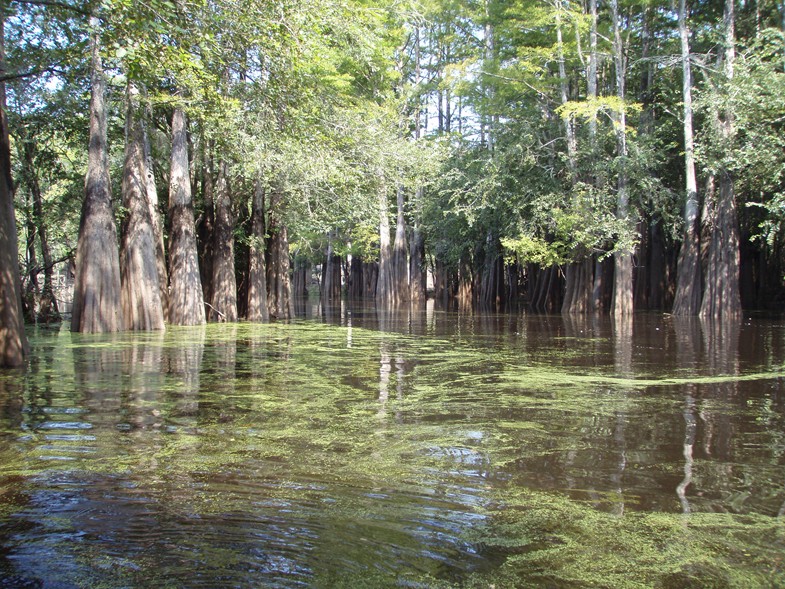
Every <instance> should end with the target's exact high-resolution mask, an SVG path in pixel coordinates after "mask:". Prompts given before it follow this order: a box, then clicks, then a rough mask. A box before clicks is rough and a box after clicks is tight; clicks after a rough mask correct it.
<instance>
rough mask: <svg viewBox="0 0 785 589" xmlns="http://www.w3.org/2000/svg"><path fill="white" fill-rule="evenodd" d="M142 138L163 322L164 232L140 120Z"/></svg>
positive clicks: (166, 298)
mask: <svg viewBox="0 0 785 589" xmlns="http://www.w3.org/2000/svg"><path fill="white" fill-rule="evenodd" d="M142 123H143V124H142V136H143V138H144V160H145V164H146V165H145V190H146V192H147V206H148V207H149V209H150V220H151V222H152V226H153V237H154V239H155V265H156V268H157V269H158V291H159V296H160V298H161V306H162V308H163V313H164V321H169V272H168V271H167V269H166V251H165V248H164V232H163V223H162V219H161V214H160V212H159V210H158V188H157V187H156V185H155V173H154V171H153V154H152V150H151V149H150V140H149V137H148V135H147V127H146V126H145V125H144V119H142Z"/></svg>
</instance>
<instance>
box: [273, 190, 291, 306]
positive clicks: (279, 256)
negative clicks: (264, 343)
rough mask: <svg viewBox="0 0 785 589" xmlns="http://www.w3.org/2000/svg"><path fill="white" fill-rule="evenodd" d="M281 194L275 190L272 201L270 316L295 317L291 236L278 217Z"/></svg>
mask: <svg viewBox="0 0 785 589" xmlns="http://www.w3.org/2000/svg"><path fill="white" fill-rule="evenodd" d="M280 204H281V195H280V193H278V192H277V191H274V192H273V198H272V202H271V203H270V243H269V246H268V251H269V253H270V259H269V263H268V265H267V285H268V289H269V292H268V299H267V303H268V308H269V312H270V317H274V318H277V319H294V301H293V300H292V289H291V282H290V278H289V266H290V262H289V236H288V232H287V230H286V225H284V224H283V223H281V222H280V220H279V219H278V216H277V215H278V210H279V208H280Z"/></svg>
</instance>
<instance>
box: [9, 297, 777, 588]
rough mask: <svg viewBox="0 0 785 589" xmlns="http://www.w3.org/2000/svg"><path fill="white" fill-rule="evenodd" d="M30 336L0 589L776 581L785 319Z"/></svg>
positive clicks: (389, 316)
mask: <svg viewBox="0 0 785 589" xmlns="http://www.w3.org/2000/svg"><path fill="white" fill-rule="evenodd" d="M308 314H309V315H311V317H310V318H308V319H300V320H297V321H295V322H293V323H290V324H287V323H273V324H269V325H253V324H233V325H215V324H214V325H208V326H206V327H198V328H170V329H169V330H168V331H167V332H166V333H164V334H133V333H124V334H120V335H111V336H110V335H100V336H99V335H91V336H86V335H76V334H71V333H69V332H68V331H67V326H64V327H63V329H61V330H56V331H51V330H45V329H40V330H35V331H31V332H30V341H31V348H32V349H31V361H30V365H29V367H28V369H27V371H26V372H10V373H3V374H2V375H0V586H1V587H53V588H69V587H90V588H93V587H396V586H400V587H449V586H470V587H475V586H476V587H488V586H490V585H491V584H494V585H495V586H496V587H513V586H520V587H625V586H629V587H674V588H675V587H778V586H779V587H783V586H785V391H783V376H785V367H784V366H783V362H785V321H781V320H765V319H755V318H753V319H750V318H745V320H744V322H743V323H741V324H739V325H738V326H731V327H728V326H726V327H717V326H713V325H710V324H709V325H705V324H701V323H700V322H699V321H697V320H677V319H676V318H673V317H668V316H661V315H639V316H636V317H635V319H634V322H633V323H628V324H619V325H616V324H614V323H612V322H611V320H610V319H609V318H607V317H606V318H588V319H583V318H581V319H570V318H563V317H561V316H541V315H532V314H526V313H520V314H506V315H502V314H499V315H492V314H458V313H455V312H446V311H439V310H435V309H434V308H433V307H432V306H429V307H428V308H427V309H423V310H421V311H409V310H406V311H401V312H397V313H383V312H379V311H376V310H375V309H373V308H357V309H347V308H345V307H344V308H342V309H330V310H328V311H327V312H322V311H321V310H320V309H316V310H314V309H313V308H310V309H309V313H308Z"/></svg>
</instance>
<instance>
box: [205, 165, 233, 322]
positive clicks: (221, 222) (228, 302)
mask: <svg viewBox="0 0 785 589" xmlns="http://www.w3.org/2000/svg"><path fill="white" fill-rule="evenodd" d="M218 168H219V169H218V181H217V182H216V187H215V230H214V232H213V280H212V284H213V293H212V295H213V296H212V302H211V305H210V317H209V318H210V321H222V322H223V321H225V322H229V323H232V322H235V321H237V280H236V278H235V275H234V216H233V214H232V197H231V193H230V191H229V178H228V177H227V176H228V170H229V166H228V165H227V164H226V162H224V161H222V162H220V163H219V164H218Z"/></svg>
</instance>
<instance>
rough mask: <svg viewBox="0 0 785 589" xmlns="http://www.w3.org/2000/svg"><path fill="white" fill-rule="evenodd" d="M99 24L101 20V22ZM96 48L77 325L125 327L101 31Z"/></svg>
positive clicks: (90, 329) (79, 328)
mask: <svg viewBox="0 0 785 589" xmlns="http://www.w3.org/2000/svg"><path fill="white" fill-rule="evenodd" d="M95 20H96V19H91V21H95ZM93 24H94V25H95V26H98V25H97V23H96V22H94V23H93ZM91 53H92V60H91V62H92V63H91V65H92V75H91V97H90V144H89V148H88V159H87V178H86V179H85V199H84V203H83V205H82V216H81V220H80V222H79V241H78V243H77V247H76V276H75V278H74V304H73V310H72V316H71V330H72V331H76V332H82V333H102V332H113V331H119V330H121V329H122V328H123V326H124V324H123V313H122V307H121V302H120V299H121V295H120V256H119V253H118V248H117V229H116V227H115V220H114V214H113V212H112V192H111V189H112V186H111V182H110V180H109V165H108V161H107V139H106V106H105V103H104V91H105V86H106V82H105V80H104V72H103V67H102V63H101V55H100V47H99V43H98V35H97V34H96V35H94V36H93V39H92V41H91Z"/></svg>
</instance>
